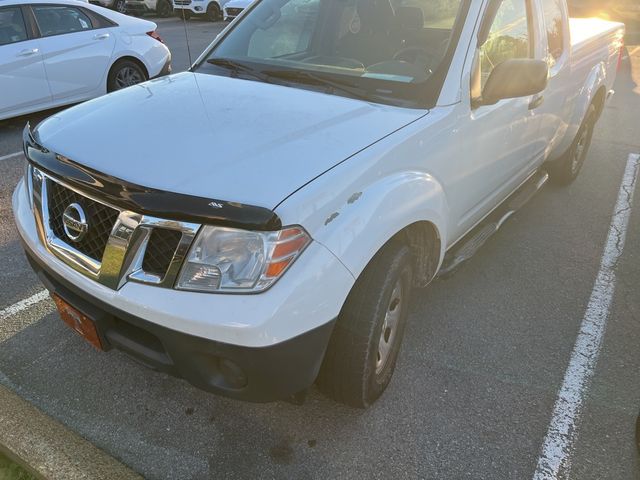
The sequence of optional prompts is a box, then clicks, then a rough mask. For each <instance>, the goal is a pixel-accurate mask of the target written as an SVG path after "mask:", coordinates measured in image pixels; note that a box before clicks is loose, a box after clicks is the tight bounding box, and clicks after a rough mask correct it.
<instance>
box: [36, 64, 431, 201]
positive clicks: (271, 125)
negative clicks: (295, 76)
mask: <svg viewBox="0 0 640 480" xmlns="http://www.w3.org/2000/svg"><path fill="white" fill-rule="evenodd" d="M426 113H427V111H425V110H413V109H404V108H399V107H392V106H385V105H378V104H372V103H367V102H363V101H360V100H354V99H350V98H344V97H339V96H335V95H328V94H324V93H318V92H313V91H308V90H303V89H298V88H291V87H285V86H279V85H271V84H266V83H260V82H253V81H248V80H240V79H233V78H229V77H223V76H214V75H206V74H197V73H190V72H184V73H180V74H177V75H172V76H169V77H164V78H161V79H158V80H153V81H151V82H146V83H144V84H140V85H136V86H134V87H130V88H127V89H125V90H121V91H119V92H115V93H113V94H110V95H106V96H104V97H101V98H98V99H95V100H91V101H89V102H86V103H84V104H81V105H78V106H76V107H73V108H70V109H68V110H65V111H63V112H60V113H57V114H55V115H54V116H52V117H50V118H48V119H47V120H45V121H43V122H42V123H41V124H40V125H39V126H38V127H37V137H38V140H39V142H40V143H41V144H42V145H43V146H44V147H46V148H48V149H49V150H52V151H54V152H56V153H58V154H61V155H64V156H65V157H67V158H70V159H72V160H73V161H75V162H77V163H79V164H82V165H85V166H87V167H90V168H93V169H95V170H98V171H100V172H102V173H104V174H107V175H110V176H113V177H116V178H119V179H123V180H127V181H129V182H131V183H135V184H138V185H143V186H145V187H151V188H156V189H160V190H165V191H170V192H175V193H184V194H189V195H195V196H200V197H205V198H217V199H222V200H226V201H230V202H239V203H244V204H249V205H256V206H261V207H266V208H270V209H273V208H275V207H276V206H277V205H278V203H280V202H281V201H282V200H283V199H284V198H286V197H287V196H288V195H290V194H291V193H292V192H294V191H295V190H297V189H298V188H300V187H301V186H303V185H305V184H306V183H307V182H309V181H311V180H313V179H314V178H316V177H317V176H319V175H321V174H322V173H324V172H326V171H327V170H328V169H330V168H332V167H333V166H335V165H336V164H338V163H340V162H342V161H343V160H345V159H347V158H349V157H350V156H352V155H354V154H355V153H357V152H359V151H360V150H362V149H364V148H366V147H367V146H369V145H371V144H372V143H374V142H376V141H378V140H380V139H381V138H383V137H384V136H386V135H389V134H390V133H392V132H394V131H395V130H397V129H399V128H402V127H403V126H405V125H407V124H409V123H410V122H412V121H414V120H416V119H418V118H420V117H421V116H424V115H425V114H426Z"/></svg>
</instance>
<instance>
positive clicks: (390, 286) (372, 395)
mask: <svg viewBox="0 0 640 480" xmlns="http://www.w3.org/2000/svg"><path fill="white" fill-rule="evenodd" d="M412 282H413V270H412V256H411V253H410V251H409V249H408V247H406V246H405V245H403V244H400V243H396V242H392V243H390V244H389V245H387V246H386V247H384V248H383V249H382V250H381V251H380V252H379V253H378V254H377V255H376V257H375V258H374V259H373V260H372V261H371V263H370V264H369V265H368V266H367V268H366V269H365V270H364V272H363V273H362V275H361V276H360V278H359V279H358V280H357V282H356V284H355V285H354V287H353V289H352V291H351V293H350V294H349V296H348V298H347V301H346V302H345V304H344V306H343V308H342V311H341V312H340V315H339V317H338V321H337V323H336V326H335V328H334V331H333V334H332V336H331V340H330V342H329V346H328V347H327V352H326V354H325V358H324V361H323V364H322V368H321V370H320V374H319V376H318V381H317V383H318V386H319V388H320V390H321V391H322V392H324V393H325V394H326V395H327V396H329V397H331V398H333V399H334V400H336V401H339V402H342V403H346V404H348V405H351V406H354V407H360V408H364V407H367V406H369V405H371V404H372V403H373V402H375V400H376V399H377V398H378V397H380V395H382V393H383V392H384V391H385V389H386V388H387V386H388V385H389V382H390V381H391V377H392V375H393V371H394V369H395V365H396V361H397V359H398V353H399V352H400V346H401V344H402V338H403V336H404V330H405V327H406V323H407V316H408V311H409V310H408V307H409V298H410V293H411V288H412Z"/></svg>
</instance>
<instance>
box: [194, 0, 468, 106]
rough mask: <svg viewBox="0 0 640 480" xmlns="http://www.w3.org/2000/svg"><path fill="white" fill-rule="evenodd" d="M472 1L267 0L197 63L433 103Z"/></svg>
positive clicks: (261, 77) (341, 91)
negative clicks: (443, 71)
mask: <svg viewBox="0 0 640 480" xmlns="http://www.w3.org/2000/svg"><path fill="white" fill-rule="evenodd" d="M467 9H468V1H464V0H391V1H390V0H261V1H259V2H257V3H255V4H254V5H253V6H252V7H251V10H250V11H249V12H248V13H247V14H246V15H245V16H243V17H242V18H241V19H239V20H238V22H237V24H235V25H234V26H233V27H232V28H231V29H230V31H229V32H228V33H226V35H225V36H224V38H222V40H221V41H219V42H214V44H213V45H212V47H210V49H209V51H208V52H206V53H205V55H204V56H203V57H201V58H202V60H201V61H200V62H199V63H198V64H197V65H196V66H195V67H194V70H195V71H198V72H201V73H212V74H218V75H225V74H226V75H233V76H240V77H243V78H251V79H254V80H258V81H266V82H273V83H284V84H287V85H294V86H301V87H303V88H314V89H320V90H323V91H326V92H328V93H333V94H336V95H344V96H350V97H357V98H362V99H367V100H369V101H374V102H375V101H377V102H380V103H390V104H400V105H403V106H413V107H425V106H428V105H427V104H428V103H430V102H433V103H435V99H437V95H438V93H439V91H440V88H441V86H442V81H443V79H444V75H443V74H440V75H439V74H438V72H439V71H442V70H445V73H446V68H448V64H447V61H446V59H447V58H448V56H449V55H448V53H449V52H450V51H451V50H452V49H453V48H454V47H455V45H454V43H455V42H456V37H457V33H456V32H457V30H458V26H459V25H460V23H462V22H461V19H462V17H463V16H464V14H466V10H467Z"/></svg>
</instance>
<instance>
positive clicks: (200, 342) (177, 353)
mask: <svg viewBox="0 0 640 480" xmlns="http://www.w3.org/2000/svg"><path fill="white" fill-rule="evenodd" d="M23 247H24V249H25V253H26V255H27V259H28V260H29V263H30V264H31V266H32V267H33V269H34V270H35V271H36V273H37V274H38V276H39V277H40V280H41V281H42V282H43V284H44V285H45V287H46V288H47V289H48V290H49V291H50V292H51V293H52V294H53V293H55V294H56V295H58V296H60V297H61V298H62V299H64V300H65V301H67V302H68V303H69V304H71V305H73V306H74V307H75V308H77V309H78V310H80V311H81V312H83V313H84V314H85V315H87V316H88V317H90V318H91V319H92V320H93V321H94V322H95V324H96V327H97V330H98V334H99V336H100V339H101V341H102V342H103V346H104V347H105V349H106V350H109V349H111V348H114V347H115V348H117V349H119V350H121V351H123V352H125V353H127V354H128V355H130V356H131V357H133V358H134V359H135V360H137V361H139V362H140V363H142V364H144V365H145V366H147V367H150V368H152V369H154V370H158V371H162V372H166V373H168V374H170V375H173V376H176V377H181V378H184V379H185V380H187V381H188V382H189V383H191V384H192V385H194V386H195V387H197V388H200V389H202V390H206V391H210V392H213V393H216V394H219V395H223V396H226V397H231V398H235V399H238V400H246V401H251V402H270V401H276V400H281V399H287V398H289V397H291V396H292V395H295V394H296V393H299V392H301V391H303V390H305V389H306V388H308V387H309V386H311V385H312V384H313V382H314V381H315V379H316V377H317V375H318V372H319V370H320V366H321V364H322V360H323V358H324V354H325V351H326V348H327V344H328V342H329V338H330V336H331V332H332V330H333V326H334V323H335V319H334V320H332V321H330V322H328V323H326V324H324V325H322V326H320V327H318V328H315V329H313V330H310V331H308V332H306V333H304V334H302V335H299V336H297V337H294V338H292V339H290V340H286V341H284V342H281V343H278V344H276V345H272V346H268V347H244V346H238V345H231V344H227V343H223V342H217V341H214V340H209V339H205V338H202V337H197V336H194V335H190V334H187V333H183V332H179V331H176V330H172V329H169V328H166V327H163V326H160V325H157V324H155V323H151V322H148V321H146V320H143V319H141V318H139V317H136V316H134V315H131V314H128V313H126V312H123V311H121V310H119V309H117V308H115V307H113V306H111V305H109V304H106V303H104V302H102V301H100V300H98V299H96V298H94V297H91V296H89V295H87V294H86V293H85V292H84V291H82V290H80V289H79V288H78V287H76V286H74V285H73V284H71V283H69V282H68V281H67V280H66V279H64V278H62V277H61V276H59V275H58V274H56V273H54V272H52V271H50V270H49V269H48V268H47V267H46V265H44V264H43V263H42V262H41V261H40V260H39V259H38V258H37V257H35V255H33V254H32V253H31V252H30V250H29V247H28V246H27V245H25V244H24V242H23ZM224 360H230V361H231V362H233V363H232V364H231V365H232V369H231V374H230V373H229V368H228V364H225V363H224V362H223V361H224ZM234 366H235V367H234ZM234 368H235V370H234ZM235 373H238V374H239V377H241V380H240V381H239V382H237V381H235V380H234V379H237V376H236V377H234V374H235ZM230 376H231V378H229V377H230ZM238 385H244V386H240V387H239V386H238Z"/></svg>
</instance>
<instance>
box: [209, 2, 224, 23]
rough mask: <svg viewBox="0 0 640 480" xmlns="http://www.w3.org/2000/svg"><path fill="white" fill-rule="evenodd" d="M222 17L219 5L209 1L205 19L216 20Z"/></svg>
mask: <svg viewBox="0 0 640 480" xmlns="http://www.w3.org/2000/svg"><path fill="white" fill-rule="evenodd" d="M221 17H222V12H221V11H220V6H219V5H218V4H217V3H210V4H209V6H208V7H207V19H208V20H209V21H210V22H217V21H219V20H220V18H221Z"/></svg>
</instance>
